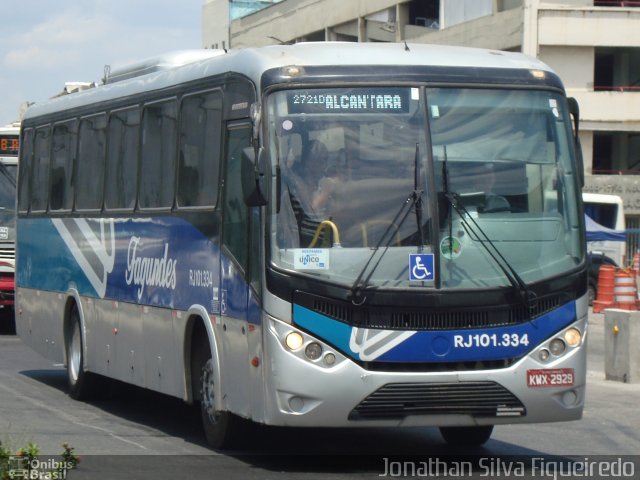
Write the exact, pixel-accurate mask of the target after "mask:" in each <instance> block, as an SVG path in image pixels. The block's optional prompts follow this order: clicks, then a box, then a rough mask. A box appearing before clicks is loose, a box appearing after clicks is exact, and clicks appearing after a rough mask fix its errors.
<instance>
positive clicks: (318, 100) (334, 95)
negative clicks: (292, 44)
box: [287, 87, 410, 114]
mask: <svg viewBox="0 0 640 480" xmlns="http://www.w3.org/2000/svg"><path fill="white" fill-rule="evenodd" d="M409 98H410V96H409V89H408V88H384V87H383V88H331V89H322V90H318V89H314V90H295V91H290V92H288V93H287V103H288V107H289V113H290V114H291V113H407V112H408V111H409Z"/></svg>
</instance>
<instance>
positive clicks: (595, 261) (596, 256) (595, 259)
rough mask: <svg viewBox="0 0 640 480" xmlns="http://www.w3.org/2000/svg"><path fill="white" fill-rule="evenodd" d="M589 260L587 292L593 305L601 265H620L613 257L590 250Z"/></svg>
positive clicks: (590, 303)
mask: <svg viewBox="0 0 640 480" xmlns="http://www.w3.org/2000/svg"><path fill="white" fill-rule="evenodd" d="M587 262H588V263H589V280H588V282H589V283H588V286H587V293H588V295H589V305H593V301H594V300H595V299H596V296H597V294H598V274H599V273H600V267H601V266H602V265H612V266H614V267H617V266H618V265H617V264H616V262H614V261H613V260H612V259H611V258H609V257H607V256H606V255H603V254H601V253H594V252H589V254H588V255H587Z"/></svg>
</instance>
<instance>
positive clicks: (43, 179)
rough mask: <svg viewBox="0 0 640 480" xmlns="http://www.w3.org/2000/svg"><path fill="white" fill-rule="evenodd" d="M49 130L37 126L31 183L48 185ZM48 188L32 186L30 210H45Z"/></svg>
mask: <svg viewBox="0 0 640 480" xmlns="http://www.w3.org/2000/svg"><path fill="white" fill-rule="evenodd" d="M50 140H51V130H50V128H49V127H43V128H38V129H37V130H36V139H35V145H34V153H33V169H32V170H31V175H32V180H31V184H32V185H49V144H50ZM48 197H49V189H47V188H33V189H32V190H31V211H32V212H44V211H46V210H47V201H48Z"/></svg>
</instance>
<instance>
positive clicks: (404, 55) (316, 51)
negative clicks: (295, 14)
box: [24, 42, 553, 120]
mask: <svg viewBox="0 0 640 480" xmlns="http://www.w3.org/2000/svg"><path fill="white" fill-rule="evenodd" d="M200 52H201V53H200V54H197V51H194V53H193V55H188V51H187V52H185V51H181V52H179V53H181V58H187V59H193V61H188V62H186V63H184V64H181V63H180V62H177V63H176V65H178V66H175V67H174V66H173V65H172V64H171V62H170V61H169V62H167V60H166V57H164V60H163V57H159V58H158V59H156V61H157V62H158V63H159V64H164V67H159V68H157V69H154V68H153V67H152V63H153V61H152V59H147V60H143V61H141V62H138V63H137V65H140V66H141V68H140V69H138V71H139V72H140V73H142V75H138V76H134V77H132V78H128V79H123V80H121V81H114V83H106V84H104V85H100V86H99V87H97V88H93V89H89V90H86V91H82V92H78V93H73V94H70V95H64V96H61V97H57V98H54V99H51V100H50V101H47V102H44V103H41V104H35V105H33V106H32V107H30V108H29V109H28V110H27V112H26V114H25V116H24V120H28V119H30V118H33V117H37V116H41V115H48V114H53V113H56V112H59V111H64V110H68V109H72V108H76V107H82V106H84V105H89V104H92V103H99V102H102V101H108V100H113V99H117V98H124V97H126V96H128V95H134V94H137V93H141V92H147V91H153V90H160V89H163V88H170V87H172V86H175V85H179V84H181V83H184V82H188V81H192V80H197V79H201V78H206V77H209V76H214V75H218V74H222V73H227V72H236V73H239V74H241V75H244V76H246V77H248V78H250V79H252V80H253V81H254V82H255V83H256V84H259V82H260V79H261V76H262V74H263V73H264V72H265V71H266V70H269V69H272V68H278V67H286V66H292V65H296V66H306V67H311V66H335V65H351V66H371V65H375V66H425V67H469V68H499V69H520V70H541V71H545V72H550V73H553V71H552V70H551V69H550V68H549V67H548V66H547V65H545V64H544V63H542V62H540V61H539V60H537V59H534V58H531V57H528V56H526V55H523V54H520V53H514V52H505V51H500V50H485V49H477V48H468V47H452V46H443V45H426V44H400V43H356V42H309V43H297V44H293V45H272V46H267V47H260V48H246V49H240V50H230V51H228V52H223V51H211V50H209V51H208V52H209V53H208V54H206V53H203V52H207V51H206V50H204V51H203V50H201V51H200ZM174 53H175V52H174ZM168 56H169V57H171V56H175V55H173V54H169V55H168ZM124 70H127V68H126V67H125V69H124ZM135 70H136V67H135V66H132V67H130V68H129V71H135ZM154 70H156V71H154ZM147 72H153V73H147ZM114 74H115V75H117V74H118V73H117V72H114ZM129 76H130V75H129ZM121 78H127V75H126V74H125V75H123V76H122V77H121Z"/></svg>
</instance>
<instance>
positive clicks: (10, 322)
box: [0, 122, 20, 331]
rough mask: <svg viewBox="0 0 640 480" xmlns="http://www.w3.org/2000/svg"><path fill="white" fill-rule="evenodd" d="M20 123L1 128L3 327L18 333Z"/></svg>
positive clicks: (0, 301)
mask: <svg viewBox="0 0 640 480" xmlns="http://www.w3.org/2000/svg"><path fill="white" fill-rule="evenodd" d="M19 147H20V123H19V122H15V123H12V124H9V125H6V126H4V127H0V315H1V316H0V327H5V328H3V330H8V331H13V330H14V328H15V327H14V312H13V303H14V295H15V293H14V270H15V240H16V210H15V209H16V174H17V172H18V151H19V149H20V148H19Z"/></svg>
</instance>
